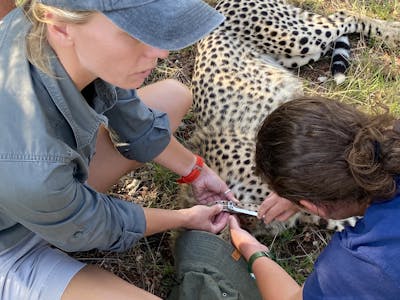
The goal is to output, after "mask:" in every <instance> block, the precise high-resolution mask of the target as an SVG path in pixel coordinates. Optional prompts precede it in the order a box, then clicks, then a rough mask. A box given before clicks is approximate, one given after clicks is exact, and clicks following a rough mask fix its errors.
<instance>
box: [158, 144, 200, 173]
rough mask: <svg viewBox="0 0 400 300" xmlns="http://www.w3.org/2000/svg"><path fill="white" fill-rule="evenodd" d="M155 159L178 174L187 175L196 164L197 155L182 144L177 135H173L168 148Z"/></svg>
mask: <svg viewBox="0 0 400 300" xmlns="http://www.w3.org/2000/svg"><path fill="white" fill-rule="evenodd" d="M154 161H155V162H156V163H159V164H160V165H162V166H164V167H166V168H168V169H169V170H171V171H173V172H175V173H176V174H178V175H181V176H186V175H188V174H189V173H190V171H191V170H192V168H193V166H194V165H195V162H196V157H195V156H194V154H193V153H192V152H191V151H189V150H188V149H186V148H185V147H184V146H183V145H182V144H180V143H179V142H178V141H177V139H176V138H175V137H171V141H170V143H169V144H168V146H167V148H165V149H164V151H163V152H161V154H160V155H158V156H157V157H156V158H155V159H154Z"/></svg>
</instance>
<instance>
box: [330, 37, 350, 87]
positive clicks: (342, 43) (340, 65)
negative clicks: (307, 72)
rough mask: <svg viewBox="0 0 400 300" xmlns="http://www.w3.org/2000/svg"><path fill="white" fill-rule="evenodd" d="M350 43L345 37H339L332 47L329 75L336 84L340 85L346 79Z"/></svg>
mask: <svg viewBox="0 0 400 300" xmlns="http://www.w3.org/2000/svg"><path fill="white" fill-rule="evenodd" d="M349 58H350V42H349V38H348V37H347V35H343V36H341V37H339V38H338V39H337V40H336V41H335V42H334V45H333V52H332V61H331V73H332V75H333V78H334V80H335V82H336V84H341V83H342V82H343V81H345V79H346V75H345V73H346V70H347V68H348V67H349V65H350V64H349Z"/></svg>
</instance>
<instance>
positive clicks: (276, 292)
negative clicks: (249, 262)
mask: <svg viewBox="0 0 400 300" xmlns="http://www.w3.org/2000/svg"><path fill="white" fill-rule="evenodd" d="M252 270H253V273H254V275H255V276H256V281H257V286H258V288H259V290H260V293H261V295H262V298H263V300H295V299H296V300H299V299H302V288H301V287H300V286H299V285H298V284H297V283H296V281H295V280H294V279H293V278H292V277H290V275H289V274H288V273H287V272H286V271H285V270H284V269H282V268H281V267H280V266H279V265H278V264H277V263H275V262H274V261H272V260H271V259H269V258H267V257H261V258H258V259H256V260H255V261H254V263H253V266H252Z"/></svg>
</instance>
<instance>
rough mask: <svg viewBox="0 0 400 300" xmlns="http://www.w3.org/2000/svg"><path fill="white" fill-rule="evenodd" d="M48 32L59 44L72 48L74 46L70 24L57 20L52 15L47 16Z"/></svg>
mask: <svg viewBox="0 0 400 300" xmlns="http://www.w3.org/2000/svg"><path fill="white" fill-rule="evenodd" d="M46 20H48V21H49V23H47V32H48V34H49V35H50V37H51V39H52V40H55V41H57V43H58V44H60V45H64V46H70V45H72V44H73V41H72V38H71V36H70V34H69V32H68V24H67V23H64V22H60V21H57V20H55V18H54V17H53V15H52V14H51V13H47V14H46Z"/></svg>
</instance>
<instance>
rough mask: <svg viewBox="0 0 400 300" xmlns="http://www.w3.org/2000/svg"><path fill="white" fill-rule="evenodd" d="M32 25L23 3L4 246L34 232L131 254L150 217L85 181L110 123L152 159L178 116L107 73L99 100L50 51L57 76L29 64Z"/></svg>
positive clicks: (8, 102)
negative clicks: (81, 87)
mask: <svg viewBox="0 0 400 300" xmlns="http://www.w3.org/2000/svg"><path fill="white" fill-rule="evenodd" d="M30 26H31V25H30V23H29V22H28V21H27V19H26V18H25V16H24V14H23V13H22V11H21V10H20V9H18V8H17V9H15V10H14V11H12V12H11V13H10V14H8V15H7V16H6V18H5V19H3V21H0V137H1V143H0V252H2V251H4V250H5V249H8V248H10V247H11V246H13V245H15V244H16V243H17V242H18V241H20V240H21V239H23V238H24V237H25V236H27V235H29V234H31V233H32V232H34V233H36V234H38V235H39V236H41V237H42V238H43V239H45V240H47V241H48V242H49V243H51V244H53V245H55V246H57V247H59V248H61V249H63V250H66V251H82V250H89V249H93V248H97V249H102V250H113V251H123V250H126V249H128V248H129V247H131V246H132V245H133V244H134V243H135V242H136V241H137V240H138V239H140V238H141V237H142V236H143V233H144V231H145V227H146V221H145V216H144V212H143V209H142V208H141V207H140V206H139V205H136V204H133V203H130V202H127V201H123V200H120V199H117V198H113V197H110V196H109V195H105V194H102V193H98V192H97V191H95V190H94V189H92V188H91V187H90V186H88V185H87V184H86V183H85V182H86V180H87V177H88V165H89V162H90V159H91V157H92V156H93V154H94V153H95V142H96V137H97V132H98V129H99V126H100V125H101V124H106V125H107V124H108V126H109V127H111V128H112V130H113V131H114V132H115V133H116V134H117V135H118V136H119V139H120V142H121V145H122V147H121V149H120V150H121V153H123V154H124V155H125V156H126V157H128V158H131V159H136V160H138V161H148V160H151V159H152V158H154V157H155V156H157V155H158V154H159V153H160V152H161V151H162V150H163V149H164V148H165V147H166V145H167V144H168V143H169V140H170V131H169V122H168V118H167V116H166V114H165V113H161V112H157V111H152V110H150V109H149V108H148V107H146V106H145V105H144V104H143V103H142V102H141V101H140V99H139V98H138V97H137V95H136V92H135V91H131V90H122V89H119V88H116V87H114V86H112V85H110V84H108V83H106V82H104V81H102V80H100V79H98V80H96V81H95V82H94V87H95V88H94V89H95V91H96V93H95V97H94V98H93V99H90V100H91V101H90V102H91V103H92V105H91V106H90V105H89V104H88V102H87V101H86V100H85V98H83V96H82V94H81V93H80V91H78V90H77V89H76V87H75V85H74V84H73V82H72V80H71V79H70V77H69V76H68V74H67V73H66V72H65V70H64V68H63V67H62V65H61V64H60V62H59V60H58V59H57V57H56V56H55V54H54V53H53V52H52V51H51V50H50V49H48V51H49V53H50V54H51V63H50V65H51V66H50V67H51V71H52V72H53V75H54V76H50V75H46V74H44V73H43V72H41V71H40V70H38V69H36V68H35V67H34V66H32V65H31V64H30V63H29V62H28V61H27V59H26V52H25V49H26V48H25V47H26V45H25V36H26V32H27V31H28V30H29V28H30Z"/></svg>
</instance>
